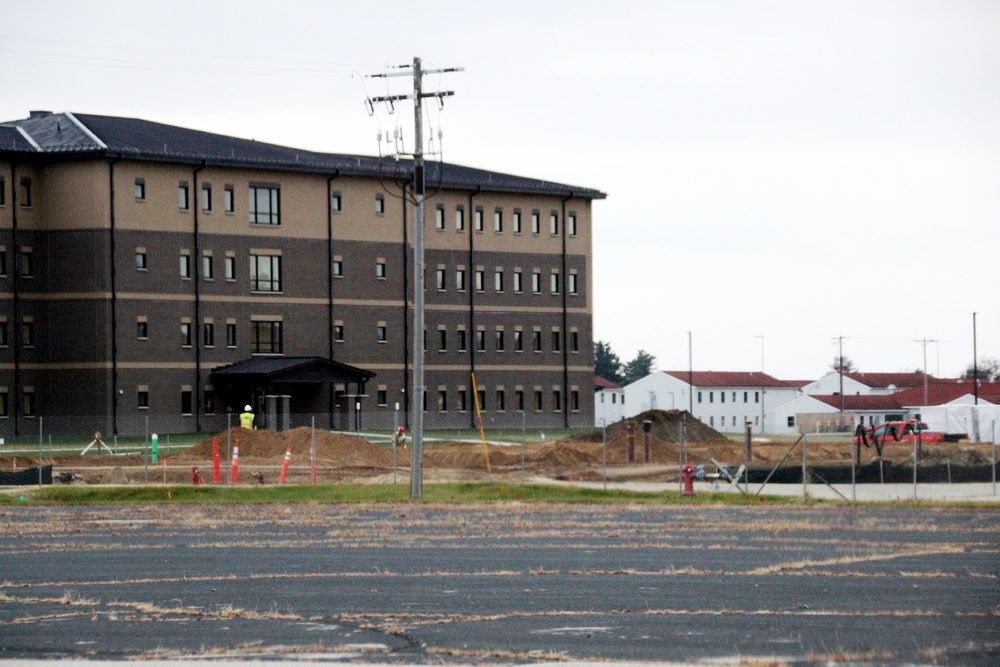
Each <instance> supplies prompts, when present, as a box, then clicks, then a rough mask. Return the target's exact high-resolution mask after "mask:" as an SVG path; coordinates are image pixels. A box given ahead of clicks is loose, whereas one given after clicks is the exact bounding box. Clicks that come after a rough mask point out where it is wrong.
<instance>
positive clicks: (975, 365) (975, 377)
mask: <svg viewBox="0 0 1000 667" xmlns="http://www.w3.org/2000/svg"><path fill="white" fill-rule="evenodd" d="M978 314H979V313H972V391H973V394H974V395H975V397H976V398H975V404H976V405H979V361H978V360H977V359H976V355H977V354H978V350H977V349H976V315H978Z"/></svg>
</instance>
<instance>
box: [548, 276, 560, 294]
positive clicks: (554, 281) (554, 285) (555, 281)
mask: <svg viewBox="0 0 1000 667" xmlns="http://www.w3.org/2000/svg"><path fill="white" fill-rule="evenodd" d="M549 291H550V292H552V293H553V294H559V274H558V273H552V274H550V275H549Z"/></svg>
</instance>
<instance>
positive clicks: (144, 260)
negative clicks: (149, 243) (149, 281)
mask: <svg viewBox="0 0 1000 667" xmlns="http://www.w3.org/2000/svg"><path fill="white" fill-rule="evenodd" d="M148 262H149V258H148V257H147V256H146V251H145V250H138V249H137V250H136V251H135V268H136V271H145V270H146V269H148V268H149V266H148Z"/></svg>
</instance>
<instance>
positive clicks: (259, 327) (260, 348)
mask: <svg viewBox="0 0 1000 667" xmlns="http://www.w3.org/2000/svg"><path fill="white" fill-rule="evenodd" d="M281 350H282V346H281V322H267V321H264V322H259V321H258V322H254V323H253V342H252V344H251V347H250V352H251V353H252V354H281Z"/></svg>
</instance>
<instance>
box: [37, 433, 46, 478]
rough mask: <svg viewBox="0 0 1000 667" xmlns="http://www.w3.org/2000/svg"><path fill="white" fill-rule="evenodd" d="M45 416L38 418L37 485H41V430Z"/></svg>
mask: <svg viewBox="0 0 1000 667" xmlns="http://www.w3.org/2000/svg"><path fill="white" fill-rule="evenodd" d="M44 421H45V417H39V418H38V486H41V485H42V432H43V431H44V430H45V427H44V425H43V422H44Z"/></svg>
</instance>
